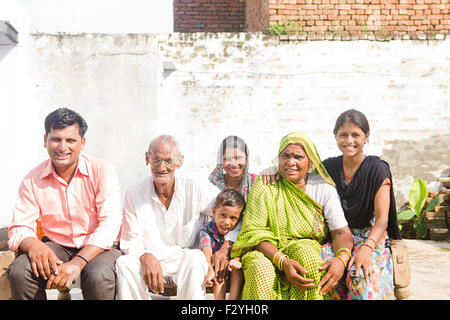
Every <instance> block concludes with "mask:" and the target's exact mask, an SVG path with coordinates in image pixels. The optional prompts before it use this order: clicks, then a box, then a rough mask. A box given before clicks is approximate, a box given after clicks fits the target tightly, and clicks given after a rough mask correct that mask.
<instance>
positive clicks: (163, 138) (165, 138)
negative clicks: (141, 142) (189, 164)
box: [148, 134, 181, 156]
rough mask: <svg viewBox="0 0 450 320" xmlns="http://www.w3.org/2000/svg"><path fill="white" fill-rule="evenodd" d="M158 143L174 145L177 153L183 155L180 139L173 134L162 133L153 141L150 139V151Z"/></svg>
mask: <svg viewBox="0 0 450 320" xmlns="http://www.w3.org/2000/svg"><path fill="white" fill-rule="evenodd" d="M156 144H170V145H173V146H174V147H175V148H176V150H177V155H178V156H180V155H181V150H180V144H179V142H178V140H177V139H176V138H175V137H174V136H171V135H170V134H162V135H160V136H158V137H156V138H154V139H153V140H152V141H150V145H149V146H148V152H151V150H152V148H153V147H154V146H155V145H156Z"/></svg>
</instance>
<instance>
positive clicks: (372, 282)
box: [8, 108, 401, 300]
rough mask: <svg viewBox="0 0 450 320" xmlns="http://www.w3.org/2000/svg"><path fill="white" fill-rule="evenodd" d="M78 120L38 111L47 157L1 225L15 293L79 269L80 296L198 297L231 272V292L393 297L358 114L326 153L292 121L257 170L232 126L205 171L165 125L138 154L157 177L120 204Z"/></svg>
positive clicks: (389, 206) (379, 203) (378, 186)
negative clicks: (168, 291)
mask: <svg viewBox="0 0 450 320" xmlns="http://www.w3.org/2000/svg"><path fill="white" fill-rule="evenodd" d="M86 130H87V124H86V121H85V120H84V119H83V118H82V117H81V116H80V115H79V114H78V113H76V112H75V111H73V110H70V109H67V108H60V109H57V110H55V111H54V112H52V113H50V114H49V115H48V116H47V118H46V119H45V135H44V146H45V147H46V148H47V151H48V154H49V159H48V160H46V161H44V162H43V163H41V164H40V165H39V166H37V167H36V168H34V169H33V170H31V171H30V172H29V173H28V174H27V175H26V177H25V178H24V179H23V180H22V183H21V185H20V188H19V194H18V198H17V201H16V204H15V207H14V211H13V218H12V222H11V225H10V227H9V246H10V248H11V249H12V250H15V251H17V252H19V253H20V254H19V255H18V257H17V258H16V260H15V261H14V262H13V263H12V264H11V265H10V267H9V268H8V278H9V280H10V283H11V289H12V295H13V298H14V299H45V298H46V292H45V289H54V288H57V289H60V290H67V289H68V288H69V287H70V285H71V284H72V283H73V282H74V281H75V280H76V279H77V278H80V283H81V289H82V292H83V298H84V299H115V298H117V299H150V298H151V295H149V293H154V294H162V293H164V290H165V289H164V288H165V286H166V285H168V284H170V283H171V282H173V283H175V284H176V286H177V298H178V299H205V287H206V286H213V287H214V289H213V292H214V296H215V298H216V299H224V298H225V296H226V291H227V281H228V280H230V284H229V287H230V293H229V298H230V299H302V300H312V299H315V300H316V299H390V298H394V282H393V260H392V254H391V252H390V249H389V240H390V239H401V237H400V232H399V229H398V224H397V220H396V206H395V199H394V193H393V188H392V175H391V172H390V169H389V165H388V164H387V163H386V162H385V161H382V160H381V159H379V158H378V157H376V156H366V155H365V154H364V153H363V147H364V144H365V143H367V141H368V139H369V136H370V131H369V124H368V122H367V119H366V117H365V116H364V114H362V113H361V112H359V111H357V110H347V111H346V112H344V113H342V114H341V115H340V116H339V117H338V119H337V121H336V126H335V129H334V132H333V133H334V135H335V138H336V142H337V145H338V147H339V149H340V150H341V152H342V155H341V156H338V157H333V158H329V159H326V160H325V161H323V162H322V161H321V158H320V156H319V153H318V152H317V150H316V147H315V145H314V143H313V141H312V140H311V139H310V138H309V137H308V136H307V135H306V134H304V133H302V132H299V131H297V132H292V133H289V134H287V135H286V136H285V137H283V139H282V140H281V142H280V146H279V150H278V154H277V156H276V157H275V159H274V164H275V166H274V167H270V168H268V169H266V170H264V171H263V172H262V174H261V175H260V176H259V177H258V175H256V174H252V173H250V172H249V150H248V146H247V144H246V143H245V142H244V141H243V140H242V139H241V138H239V137H236V136H229V137H227V138H225V139H224V140H223V142H222V143H221V144H220V147H219V151H218V155H217V166H216V168H215V169H214V170H213V172H212V173H211V175H210V176H209V181H208V180H207V179H206V178H205V179H202V178H199V177H194V176H192V175H191V174H189V173H185V172H182V171H179V170H178V169H180V168H181V166H182V164H183V160H184V155H183V154H182V153H181V152H180V148H179V145H178V143H177V141H176V139H175V138H173V137H172V136H169V135H161V136H159V137H157V138H156V139H154V140H153V141H151V143H150V145H149V148H148V150H147V151H146V152H145V162H146V165H148V166H149V167H150V171H151V175H149V176H148V177H146V178H144V179H143V180H141V181H139V182H138V183H136V184H134V185H132V186H131V187H129V188H128V189H127V190H126V193H125V196H124V202H123V208H121V207H122V205H121V196H120V188H119V183H118V178H117V175H116V172H115V170H114V168H113V167H112V165H111V164H109V163H108V162H106V161H104V160H102V159H98V158H95V157H91V156H88V155H86V154H84V153H82V150H83V148H84V145H85V137H84V135H85V133H86ZM39 220H40V221H41V225H42V231H43V233H44V234H45V236H44V237H43V238H41V239H40V238H39V237H38V236H37V235H36V228H37V222H38V221H39ZM119 245H120V247H119Z"/></svg>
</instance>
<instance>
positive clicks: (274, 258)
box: [272, 251, 283, 265]
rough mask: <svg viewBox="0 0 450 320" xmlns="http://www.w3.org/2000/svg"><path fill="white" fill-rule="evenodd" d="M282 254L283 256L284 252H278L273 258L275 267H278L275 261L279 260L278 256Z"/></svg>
mask: <svg viewBox="0 0 450 320" xmlns="http://www.w3.org/2000/svg"><path fill="white" fill-rule="evenodd" d="M280 254H281V255H282V254H283V252H281V251H278V252H277V253H275V254H274V256H273V258H272V263H273V264H274V265H277V263H276V262H275V260H276V259H277V257H278V255H280Z"/></svg>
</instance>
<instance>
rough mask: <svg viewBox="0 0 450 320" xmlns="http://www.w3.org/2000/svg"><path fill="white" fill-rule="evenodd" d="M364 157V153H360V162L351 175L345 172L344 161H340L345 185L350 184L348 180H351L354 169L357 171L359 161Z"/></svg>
mask: <svg viewBox="0 0 450 320" xmlns="http://www.w3.org/2000/svg"><path fill="white" fill-rule="evenodd" d="M365 158H366V155H364V154H363V155H362V156H361V162H360V163H359V164H358V166H357V167H356V169H355V171H353V173H352V174H351V175H348V174H346V173H345V168H344V161H342V172H343V173H344V183H345V184H346V185H348V184H350V181H352V179H353V176H354V175H355V173H356V171H358V169H359V166H360V165H361V163H362V162H363V161H364V159H365Z"/></svg>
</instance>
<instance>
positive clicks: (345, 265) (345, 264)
mask: <svg viewBox="0 0 450 320" xmlns="http://www.w3.org/2000/svg"><path fill="white" fill-rule="evenodd" d="M337 258H339V260H341V261H342V263H343V264H344V268H347V263H345V261H344V259H342V258H341V257H340V256H337Z"/></svg>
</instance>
